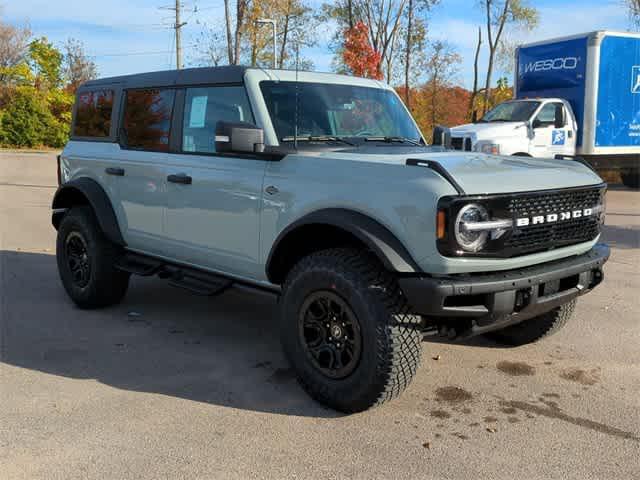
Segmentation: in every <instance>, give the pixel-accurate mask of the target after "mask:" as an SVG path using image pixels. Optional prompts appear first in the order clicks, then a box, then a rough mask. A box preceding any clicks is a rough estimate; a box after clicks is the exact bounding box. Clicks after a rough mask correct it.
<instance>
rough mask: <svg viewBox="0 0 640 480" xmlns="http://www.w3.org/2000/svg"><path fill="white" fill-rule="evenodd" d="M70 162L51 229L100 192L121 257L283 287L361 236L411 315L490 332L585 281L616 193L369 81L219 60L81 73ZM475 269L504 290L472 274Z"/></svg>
mask: <svg viewBox="0 0 640 480" xmlns="http://www.w3.org/2000/svg"><path fill="white" fill-rule="evenodd" d="M59 161H60V167H59V168H60V175H61V187H60V190H59V191H58V193H57V194H56V197H55V199H54V203H53V207H54V215H53V223H54V225H55V226H56V228H59V226H60V224H61V222H62V220H63V218H64V216H65V214H66V213H67V212H68V211H69V210H70V209H72V208H73V207H74V206H76V205H78V204H82V205H89V206H90V207H91V208H92V210H93V212H94V213H95V215H96V218H97V222H98V223H99V226H100V229H101V230H102V232H103V233H104V234H105V236H106V237H107V239H108V240H109V241H110V242H111V243H112V244H114V245H117V246H118V248H120V249H121V252H122V258H121V259H120V260H118V262H119V263H118V268H119V269H121V270H122V271H125V272H129V273H139V274H143V275H145V274H155V273H158V274H161V276H163V275H164V276H168V277H171V278H173V279H174V281H175V282H176V283H178V284H179V283H181V282H183V279H184V278H186V277H189V278H190V279H191V280H190V281H191V283H190V284H187V283H184V282H183V285H182V286H186V287H187V288H188V287H189V285H190V286H193V285H194V284H197V282H200V281H202V282H204V283H205V284H206V282H207V280H206V279H203V277H202V276H203V275H207V274H208V275H210V276H211V278H224V279H227V281H228V284H242V285H250V286H252V287H255V288H260V289H265V290H269V291H274V292H279V291H281V286H282V285H283V284H284V283H285V282H286V281H287V278H288V276H289V275H290V272H291V271H292V270H293V269H294V267H295V266H296V265H297V264H298V263H299V262H300V261H301V260H302V259H304V258H306V257H308V256H310V255H313V254H315V253H317V252H319V251H325V250H327V249H335V248H343V247H349V248H351V249H353V248H357V249H360V250H362V251H368V252H370V253H371V254H372V255H373V257H374V258H376V259H377V261H378V262H379V263H380V265H381V268H383V269H384V270H385V271H386V272H389V273H391V274H392V275H393V277H394V278H395V279H396V280H395V281H397V282H398V284H399V288H400V289H401V291H402V292H403V293H402V295H403V296H404V297H406V298H407V299H408V302H409V303H410V304H411V307H410V308H411V309H413V311H414V312H413V313H415V314H420V315H422V316H423V318H442V317H452V318H454V317H455V318H459V317H464V318H470V319H472V324H469V325H467V324H465V325H466V326H465V328H464V329H458V333H462V332H467V333H469V332H477V333H483V332H484V331H488V330H490V329H487V328H483V327H486V325H493V329H494V330H495V329H496V328H503V327H504V326H505V325H508V324H512V323H517V322H520V321H522V319H526V318H530V317H531V316H532V315H533V313H535V314H540V313H541V312H542V311H547V310H549V309H552V308H555V307H557V306H558V305H561V304H563V303H566V302H569V301H570V300H572V299H573V298H574V297H575V296H577V295H579V294H581V293H584V292H586V291H588V290H589V289H590V288H592V287H594V286H595V285H596V284H597V283H599V281H600V279H601V270H600V267H601V265H602V264H603V263H604V261H606V258H607V256H608V249H606V248H605V247H603V246H596V244H597V242H598V238H599V231H600V229H599V226H600V224H601V222H602V219H603V216H604V206H603V201H604V190H605V188H604V184H603V183H602V180H601V179H600V177H599V176H598V175H597V174H596V173H594V172H593V171H592V170H591V169H590V168H588V167H587V166H585V165H584V164H582V163H580V162H578V161H573V160H552V159H533V158H514V157H501V156H490V155H485V154H481V153H471V152H467V153H465V152H460V151H456V152H454V151H445V150H444V149H442V148H440V147H428V146H427V145H426V142H425V140H424V138H423V135H422V134H421V133H420V131H419V129H418V127H417V126H416V124H415V122H414V121H413V119H412V118H411V116H410V114H409V112H408V111H407V110H406V108H405V107H404V105H403V104H402V102H401V100H400V99H399V97H398V96H397V94H396V93H395V91H394V90H393V89H392V88H391V87H389V86H388V85H386V84H384V83H382V82H378V81H374V80H368V79H360V78H352V77H346V76H341V75H332V74H318V73H309V72H293V71H280V70H263V69H245V68H241V67H226V68H216V69H193V70H184V71H177V72H175V71H174V72H158V73H151V74H143V75H133V76H127V77H116V78H110V79H103V80H96V81H92V82H88V83H87V84H85V85H83V86H82V87H81V88H80V90H79V92H78V99H77V102H76V107H75V109H74V132H73V135H72V139H71V141H69V143H68V144H67V145H66V147H65V149H64V151H63V152H62V155H61V156H60V159H59ZM572 212H574V213H572ZM567 215H568V216H567ZM561 217H562V219H561ZM564 217H566V218H564ZM565 220H566V221H565ZM492 222H494V223H492ZM495 222H497V223H495ZM524 222H527V223H526V225H525V224H524ZM585 255H586V257H585ZM587 257H588V258H587ZM575 259H582V260H580V261H577V263H576V261H575ZM562 261H564V262H569V263H565V264H562V263H560V264H558V262H562ZM577 265H579V266H577ZM566 268H570V270H571V272H573V271H574V270H575V271H576V272H575V275H578V277H576V278H577V279H578V280H576V281H575V282H573V283H567V285H569V287H568V288H566V289H565V290H564V291H563V292H561V291H558V288H556V287H557V286H556V287H554V292H553V293H554V295H555V296H556V297H557V298H554V299H553V301H552V302H551V301H550V300H549V298H547V299H546V301H549V302H550V303H549V304H548V308H546V310H545V308H544V307H541V305H542V303H543V302H542V301H540V302H538V301H537V297H538V296H540V297H541V298H542V296H543V295H542V290H540V291H539V292H538V291H536V292H534V293H535V297H536V298H535V299H534V300H535V301H531V300H530V297H531V295H530V294H529V293H527V294H526V295H524V294H523V295H524V297H527V300H526V301H525V300H522V299H519V297H518V295H520V296H522V295H521V293H522V291H524V290H523V289H524V288H525V284H526V288H531V287H530V285H531V284H532V283H531V282H532V280H531V279H532V278H535V279H534V280H533V285H538V284H540V285H542V284H543V283H544V282H543V280H545V279H546V278H551V277H549V272H552V273H553V275H551V276H552V277H553V281H554V282H555V281H556V280H557V281H558V282H560V280H559V279H558V276H561V275H560V274H559V273H558V272H559V271H561V270H562V269H566ZM527 269H533V270H535V272H534V271H533V270H531V271H530V270H527ZM176 272H178V273H176ZM185 272H186V273H185ZM193 272H200V274H198V275H200V277H199V276H198V275H196V274H195V273H193ZM499 272H506V274H504V275H502V277H504V278H512V277H513V287H512V288H511V289H510V290H508V289H507V288H506V286H505V285H503V283H504V282H502V283H500V284H499V285H497V284H496V282H498V283H499V282H500V281H502V280H504V278H502V277H500V278H502V280H499V279H498V277H495V276H496V275H498V276H500V274H499ZM531 272H533V273H531ZM585 272H588V275H586V274H585ZM598 272H600V273H598ZM529 273H531V275H534V277H532V276H531V275H529ZM480 274H486V275H489V276H493V277H491V278H488V277H487V278H485V280H487V281H489V280H490V283H491V282H493V283H492V284H493V287H494V288H493V289H492V288H489V289H488V290H487V289H486V288H485V289H484V290H483V288H484V287H482V282H481V283H480V284H476V285H475V286H474V285H473V284H472V283H470V280H469V276H473V275H480ZM545 275H546V276H545ZM572 275H574V273H572ZM580 275H582V276H580ZM494 277H495V278H494ZM527 280H528V283H527ZM465 282H466V283H465ZM522 282H524V283H522ZM585 282H586V284H585ZM214 283H215V282H214ZM485 283H486V282H485ZM565 283H566V282H565ZM465 285H466V287H465ZM474 288H475V291H477V292H478V294H477V295H480V296H482V295H484V297H482V298H475V299H474V298H471V297H473V295H476V294H475V292H474V291H473V289H474ZM194 289H197V288H194ZM507 290H508V291H507ZM505 291H507V295H504V293H505ZM531 292H533V290H532V291H531ZM561 293H563V295H561ZM531 294H533V293H531ZM477 295H476V296H477ZM503 297H504V298H503ZM456 298H457V299H458V300H459V299H461V298H462V299H463V300H462V301H457V300H456V301H450V299H456ZM447 299H449V300H447ZM558 299H560V300H561V301H558ZM474 301H475V302H477V305H476V304H475V303H473V302H474ZM519 301H520V302H522V301H525V303H526V302H531V304H530V305H529V304H528V303H527V305H524V306H523V307H522V308H520V307H518V302H519ZM447 302H448V303H449V305H447ZM514 305H515V306H514ZM534 307H535V308H534ZM519 308H520V309H519ZM527 308H531V314H530V315H520V317H521V318H518V319H516V321H514V320H513V318H514V317H517V316H518V315H517V314H518V313H519V312H520V311H521V310H526V309H527ZM505 316H506V317H508V318H509V322H508V323H504V319H505V318H506V317H505ZM476 318H479V319H482V320H481V321H480V322H479V323H475V324H473V322H474V321H475V319H476ZM496 322H497V323H496ZM500 322H502V323H500ZM427 323H428V322H427ZM443 325H444V327H445V328H444V330H445V331H447V329H448V331H449V332H450V331H451V322H449V320H447V322H445V323H444V324H443V323H442V322H439V321H434V322H432V326H433V327H434V328H437V329H440V330H442V327H443ZM467 327H468V328H467ZM474 329H475V330H474ZM455 330H456V329H455V328H454V331H455ZM329 403H331V402H329ZM337 408H340V407H337Z"/></svg>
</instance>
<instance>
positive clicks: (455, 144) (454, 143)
mask: <svg viewBox="0 0 640 480" xmlns="http://www.w3.org/2000/svg"><path fill="white" fill-rule="evenodd" d="M462 140H463V139H462V138H461V137H451V148H453V149H454V150H462Z"/></svg>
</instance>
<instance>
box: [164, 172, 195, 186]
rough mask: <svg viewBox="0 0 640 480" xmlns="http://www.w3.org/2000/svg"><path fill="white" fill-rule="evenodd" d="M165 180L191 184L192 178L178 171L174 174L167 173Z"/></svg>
mask: <svg viewBox="0 0 640 480" xmlns="http://www.w3.org/2000/svg"><path fill="white" fill-rule="evenodd" d="M167 181H169V182H171V183H181V184H183V185H191V182H192V181H193V179H192V178H191V177H190V176H189V175H185V174H184V173H179V174H176V175H169V176H168V177H167Z"/></svg>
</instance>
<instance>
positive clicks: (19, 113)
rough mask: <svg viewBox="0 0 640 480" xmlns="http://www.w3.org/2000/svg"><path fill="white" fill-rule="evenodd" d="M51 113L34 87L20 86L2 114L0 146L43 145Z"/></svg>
mask: <svg viewBox="0 0 640 480" xmlns="http://www.w3.org/2000/svg"><path fill="white" fill-rule="evenodd" d="M51 117H52V115H51V112H49V109H48V107H47V104H46V102H45V101H44V99H43V98H42V96H41V95H40V94H39V93H38V91H37V90H36V89H35V88H34V87H27V86H21V87H17V88H16V89H15V91H14V92H13V98H12V101H11V102H10V103H9V104H8V105H7V107H6V108H5V109H4V111H3V114H2V124H0V144H3V145H12V146H17V147H36V146H39V145H43V144H44V143H45V134H46V131H47V126H48V124H49V123H50V121H51Z"/></svg>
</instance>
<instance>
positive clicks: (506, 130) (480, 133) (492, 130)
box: [450, 122, 527, 140]
mask: <svg viewBox="0 0 640 480" xmlns="http://www.w3.org/2000/svg"><path fill="white" fill-rule="evenodd" d="M450 130H451V135H452V136H454V137H462V136H472V137H475V138H476V139H479V140H482V139H483V138H496V137H502V136H513V132H514V130H516V131H519V130H522V132H523V134H526V132H527V129H526V123H525V122H493V123H466V124H464V125H460V126H458V127H453V128H451V129H450Z"/></svg>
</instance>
